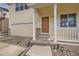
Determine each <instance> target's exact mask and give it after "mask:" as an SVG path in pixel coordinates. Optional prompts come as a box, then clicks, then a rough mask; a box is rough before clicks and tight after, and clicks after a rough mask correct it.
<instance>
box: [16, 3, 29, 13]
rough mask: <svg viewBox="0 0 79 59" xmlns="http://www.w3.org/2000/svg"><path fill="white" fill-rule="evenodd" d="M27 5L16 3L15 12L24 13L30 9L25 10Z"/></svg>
mask: <svg viewBox="0 0 79 59" xmlns="http://www.w3.org/2000/svg"><path fill="white" fill-rule="evenodd" d="M22 4H23V5H22ZM25 5H27V4H26V3H16V4H15V11H16V12H18V11H23V10H26V9H28V8H29V7H28V6H27V8H25ZM17 9H18V10H17Z"/></svg>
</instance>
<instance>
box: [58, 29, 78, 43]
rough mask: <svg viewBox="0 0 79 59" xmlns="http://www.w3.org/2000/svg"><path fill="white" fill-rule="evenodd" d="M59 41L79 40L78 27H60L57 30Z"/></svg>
mask: <svg viewBox="0 0 79 59" xmlns="http://www.w3.org/2000/svg"><path fill="white" fill-rule="evenodd" d="M57 40H58V41H68V42H79V30H78V29H75V28H74V29H58V30H57Z"/></svg>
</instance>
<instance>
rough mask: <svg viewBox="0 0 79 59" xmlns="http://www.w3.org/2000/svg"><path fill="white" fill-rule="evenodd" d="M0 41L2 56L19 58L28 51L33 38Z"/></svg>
mask: <svg viewBox="0 0 79 59" xmlns="http://www.w3.org/2000/svg"><path fill="white" fill-rule="evenodd" d="M2 39H4V40H1V41H0V56H18V55H21V54H22V52H24V51H25V50H27V49H28V42H29V41H31V38H28V37H27V38H26V37H19V36H11V37H7V39H6V38H2Z"/></svg>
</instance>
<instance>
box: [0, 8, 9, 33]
mask: <svg viewBox="0 0 79 59" xmlns="http://www.w3.org/2000/svg"><path fill="white" fill-rule="evenodd" d="M8 13H9V10H8V9H6V8H3V7H0V33H8V29H9V19H8V18H9V14H8Z"/></svg>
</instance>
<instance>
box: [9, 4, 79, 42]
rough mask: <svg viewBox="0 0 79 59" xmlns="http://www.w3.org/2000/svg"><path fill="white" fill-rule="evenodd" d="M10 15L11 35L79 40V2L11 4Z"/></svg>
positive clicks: (36, 38)
mask: <svg viewBox="0 0 79 59" xmlns="http://www.w3.org/2000/svg"><path fill="white" fill-rule="evenodd" d="M9 15H10V17H9V19H10V21H9V28H10V29H11V35H16V36H25V37H33V40H38V39H39V38H40V36H44V37H45V36H46V37H47V38H48V40H54V42H57V41H68V42H79V4H51V3H41V4H23V3H21V4H20V3H19V4H18V3H17V4H9ZM38 37H39V38H38ZM46 40H47V39H46Z"/></svg>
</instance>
